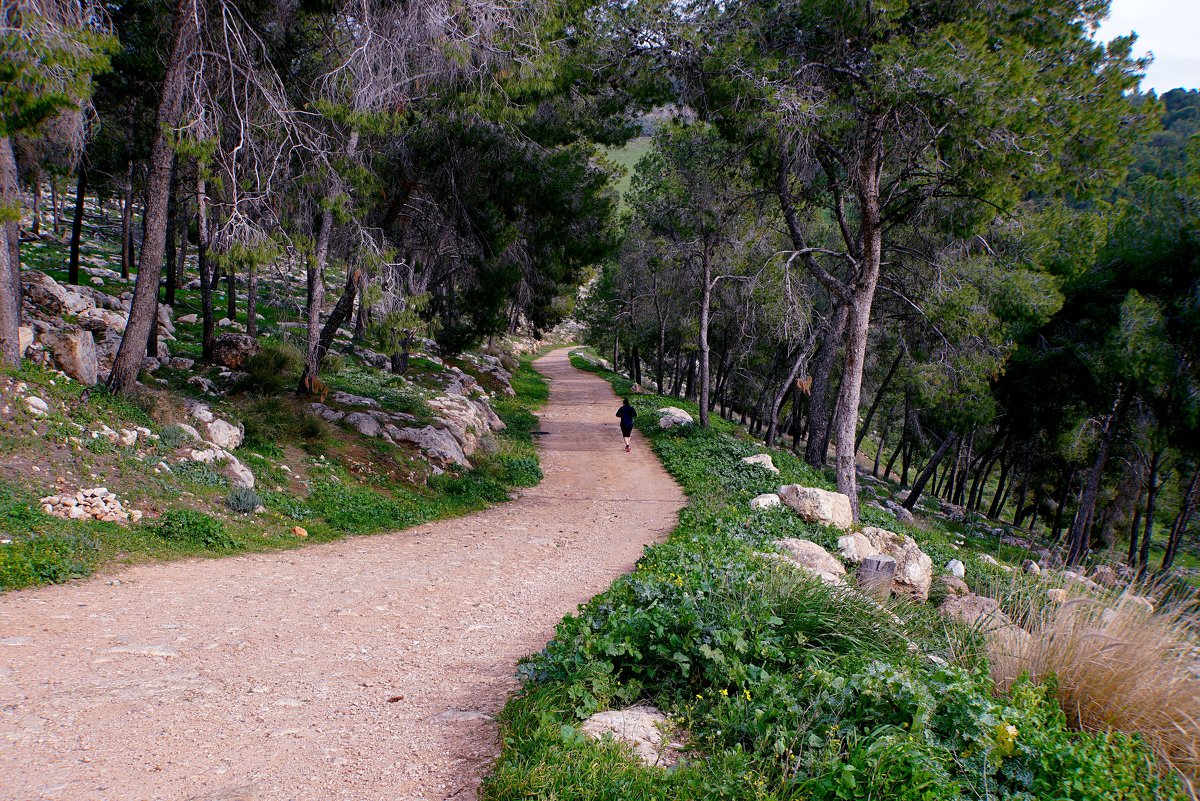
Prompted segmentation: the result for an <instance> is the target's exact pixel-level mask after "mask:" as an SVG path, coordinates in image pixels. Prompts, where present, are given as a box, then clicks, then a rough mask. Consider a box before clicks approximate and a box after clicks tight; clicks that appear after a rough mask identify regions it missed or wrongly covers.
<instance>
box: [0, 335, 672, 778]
mask: <svg viewBox="0 0 1200 801" xmlns="http://www.w3.org/2000/svg"><path fill="white" fill-rule="evenodd" d="M537 367H538V369H540V370H541V371H542V372H543V373H545V374H546V375H547V376H548V377H549V378H551V379H552V383H551V393H550V402H549V404H548V405H547V406H546V408H545V410H544V412H543V413H542V415H541V418H542V429H543V430H545V431H546V432H548V433H547V435H546V436H544V437H542V438H541V439H542V443H543V451H542V466H543V470H544V471H545V474H546V478H545V480H544V481H543V482H542V484H541V485H539V486H538V487H536V488H533V489H531V490H528V491H526V492H525V493H524V495H523V496H522V497H521V498H520V499H519V500H517V501H514V502H511V503H507V504H502V505H500V506H497V507H495V508H493V509H489V510H487V511H484V512H480V513H478V514H475V515H471V516H470V517H466V518H460V519H457V520H448V521H443V522H439V523H434V524H430V525H425V526H421V527H419V528H415V529H410V530H408V531H403V532H399V533H396V534H388V535H381V536H374V537H359V538H353V539H348V540H344V541H341V542H337V543H331V544H327V545H317V546H312V547H309V548H305V549H302V550H299V551H291V552H287V553H278V554H266V555H254V556H244V557H237V558H229V559H219V560H194V561H186V562H175V563H170V564H156V565H147V566H141V567H136V568H132V569H128V570H125V571H123V572H120V573H118V574H116V575H106V576H99V577H96V578H93V579H90V580H87V581H82V582H77V583H74V584H70V585H65V586H59V587H50V588H45V589H39V590H32V591H23V592H17V593H11V594H8V595H5V596H0V798H3V799H19V800H20V801H32V799H63V800H64V801H85V800H87V801H90V800H92V799H110V800H111V801H134V800H135V799H139V800H140V799H163V800H164V801H166V800H167V799H169V800H170V801H185V799H186V800H189V801H200V800H201V799H203V800H204V801H235V800H240V799H263V800H268V799H269V800H270V801H277V800H278V801H285V800H286V801H299V800H301V799H304V800H306V801H307V800H311V801H329V800H330V799H354V800H355V801H374V800H375V799H381V800H382V799H387V800H388V801H400V800H402V799H448V798H455V799H469V798H474V796H475V791H476V788H477V787H478V785H479V782H480V780H481V779H482V777H483V775H484V773H485V772H486V771H487V768H488V766H489V765H490V763H491V761H492V759H493V757H494V755H495V753H496V726H495V724H494V723H493V722H492V719H491V716H492V715H494V714H495V713H496V712H498V711H499V709H500V708H501V707H502V706H503V704H504V701H505V698H506V696H507V695H508V694H509V692H510V691H511V690H513V689H514V688H515V687H516V682H515V680H514V678H513V674H514V669H515V663H516V661H517V659H518V658H520V657H521V656H523V655H525V654H527V653H530V652H533V651H536V650H538V649H540V648H541V647H542V646H543V645H544V644H545V642H546V640H547V639H549V638H550V637H551V635H552V633H553V626H554V624H555V623H556V622H557V621H558V619H559V618H560V617H561V616H562V615H563V614H564V613H566V612H570V611H572V610H573V609H574V608H575V606H576V605H577V604H579V603H581V602H583V601H585V600H586V599H588V598H589V597H591V596H592V595H594V594H595V593H597V592H599V591H601V590H603V589H604V588H605V587H607V586H608V584H609V583H610V582H611V581H612V580H613V578H615V577H616V576H617V575H619V574H620V573H622V572H625V571H627V570H628V569H629V568H630V567H631V566H632V565H633V563H634V561H635V560H636V559H637V558H638V556H639V555H640V554H641V551H642V547H643V546H644V545H646V544H648V543H650V542H653V541H655V540H657V539H660V538H661V537H662V536H664V535H665V533H666V532H667V531H668V530H669V529H670V528H671V527H672V526H673V525H674V522H675V519H676V512H677V510H678V509H679V507H680V506H682V504H683V500H684V499H683V495H682V493H681V492H680V491H679V489H678V488H677V487H676V485H675V484H674V482H673V481H672V480H671V479H670V477H669V476H668V475H667V474H666V472H665V471H664V470H663V469H662V467H661V466H660V465H659V463H658V461H657V460H656V459H655V458H654V456H653V455H652V454H651V453H649V451H648V449H647V448H646V446H645V443H644V442H643V441H640V440H638V441H635V447H634V452H633V453H631V454H626V453H625V452H624V451H623V449H622V447H621V438H620V435H619V431H618V428H617V419H616V418H615V417H614V416H613V413H614V411H615V410H616V407H617V405H619V404H618V402H617V401H616V400H615V399H614V398H613V395H612V392H611V391H610V388H609V386H608V384H607V383H605V382H604V381H602V380H600V379H599V378H597V377H595V376H593V375H591V374H588V373H583V372H580V371H577V370H575V369H573V368H572V367H571V366H570V364H569V362H568V360H567V355H566V351H556V352H554V353H552V354H550V355H549V356H546V357H545V358H543V359H541V360H540V361H539V362H538V363H537Z"/></svg>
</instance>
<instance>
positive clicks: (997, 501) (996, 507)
mask: <svg viewBox="0 0 1200 801" xmlns="http://www.w3.org/2000/svg"><path fill="white" fill-rule="evenodd" d="M1011 468H1012V460H1011V459H1007V460H1006V459H1005V458H1004V454H1003V453H1001V454H1000V478H998V479H996V493H995V494H994V495H992V504H991V506H989V507H988V514H987V516H988V517H990V518H991V519H993V520H995V519H996V518H997V517H998V516H999V514H1000V509H1001V506H1002V505H1003V502H1004V497H1005V490H1006V489H1007V488H1008V471H1009V470H1010V469H1011Z"/></svg>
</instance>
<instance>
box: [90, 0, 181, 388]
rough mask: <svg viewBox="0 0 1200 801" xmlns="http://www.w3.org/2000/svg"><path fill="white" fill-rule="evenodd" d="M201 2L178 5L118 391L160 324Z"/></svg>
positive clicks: (113, 382) (114, 384)
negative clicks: (178, 144) (176, 147)
mask: <svg viewBox="0 0 1200 801" xmlns="http://www.w3.org/2000/svg"><path fill="white" fill-rule="evenodd" d="M196 2H199V0H176V3H175V11H174V17H173V19H172V23H171V46H170V49H169V52H170V56H169V59H168V62H167V71H166V75H165V76H164V78H163V89H162V95H161V97H160V100H159V106H158V113H157V115H156V119H155V132H154V143H153V145H152V146H151V148H150V174H149V177H148V180H147V185H146V209H145V215H146V237H145V240H144V241H143V243H142V252H141V260H140V261H139V262H138V276H137V284H136V285H135V286H134V290H133V303H132V305H131V307H130V311H129V321H128V323H127V325H126V327H125V335H124V336H123V337H122V338H121V347H120V349H119V350H118V351H117V356H116V358H115V359H114V360H113V368H112V373H111V374H110V375H109V377H108V386H109V388H110V389H112V390H113V391H114V392H127V391H128V390H130V389H131V388H132V387H133V386H134V384H136V383H137V377H138V372H139V371H140V370H141V367H142V359H143V358H144V357H145V355H146V342H147V340H148V338H149V336H150V326H152V325H157V324H158V282H159V277H160V276H161V275H162V266H163V248H164V246H165V244H166V224H167V200H168V198H169V196H170V193H171V171H172V166H173V162H174V154H173V153H172V150H171V143H170V142H169V141H168V139H167V133H168V131H169V130H171V129H172V128H174V127H175V124H176V122H177V121H178V119H179V112H180V106H181V105H182V100H183V79H184V70H185V68H186V62H187V61H188V57H189V56H190V54H191V51H192V47H193V43H192V37H191V36H190V35H188V31H187V27H188V16H189V15H188V14H187V13H186V10H187V8H188V6H190V5H192V4H193V3H196Z"/></svg>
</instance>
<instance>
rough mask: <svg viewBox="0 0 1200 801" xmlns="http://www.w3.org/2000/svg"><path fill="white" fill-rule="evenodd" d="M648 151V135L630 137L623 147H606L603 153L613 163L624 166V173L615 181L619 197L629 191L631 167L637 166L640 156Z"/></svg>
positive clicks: (631, 174)
mask: <svg viewBox="0 0 1200 801" xmlns="http://www.w3.org/2000/svg"><path fill="white" fill-rule="evenodd" d="M648 152H650V137H648V136H639V137H637V138H636V139H630V140H629V143H628V144H626V145H625V146H624V147H617V148H609V149H606V151H605V155H606V156H607V157H608V158H609V159H610V160H611V161H613V162H614V163H616V164H619V165H621V166H622V167H624V168H625V170H626V172H625V175H623V176H621V178H620V180H618V181H617V192H619V193H620V195H621V197H622V198H624V197H625V193H626V192H628V191H629V179H630V178H631V177H632V176H633V168H634V167H635V166H637V163H638V161H639V160H640V159H641V158H642V156H644V155H646V154H647V153H648Z"/></svg>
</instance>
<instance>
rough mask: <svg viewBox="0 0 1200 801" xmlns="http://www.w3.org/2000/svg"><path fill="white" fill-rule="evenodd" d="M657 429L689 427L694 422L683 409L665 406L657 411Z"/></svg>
mask: <svg viewBox="0 0 1200 801" xmlns="http://www.w3.org/2000/svg"><path fill="white" fill-rule="evenodd" d="M658 414H659V418H658V427H659V428H661V429H664V430H666V429H668V428H677V427H678V426H686V425H691V424H692V423H694V422H696V421H695V420H693V419H692V416H691V415H690V414H688V413H687V412H685V411H684V410H683V409H680V408H677V407H675V406H666V407H664V408H662V409H659V410H658Z"/></svg>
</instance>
